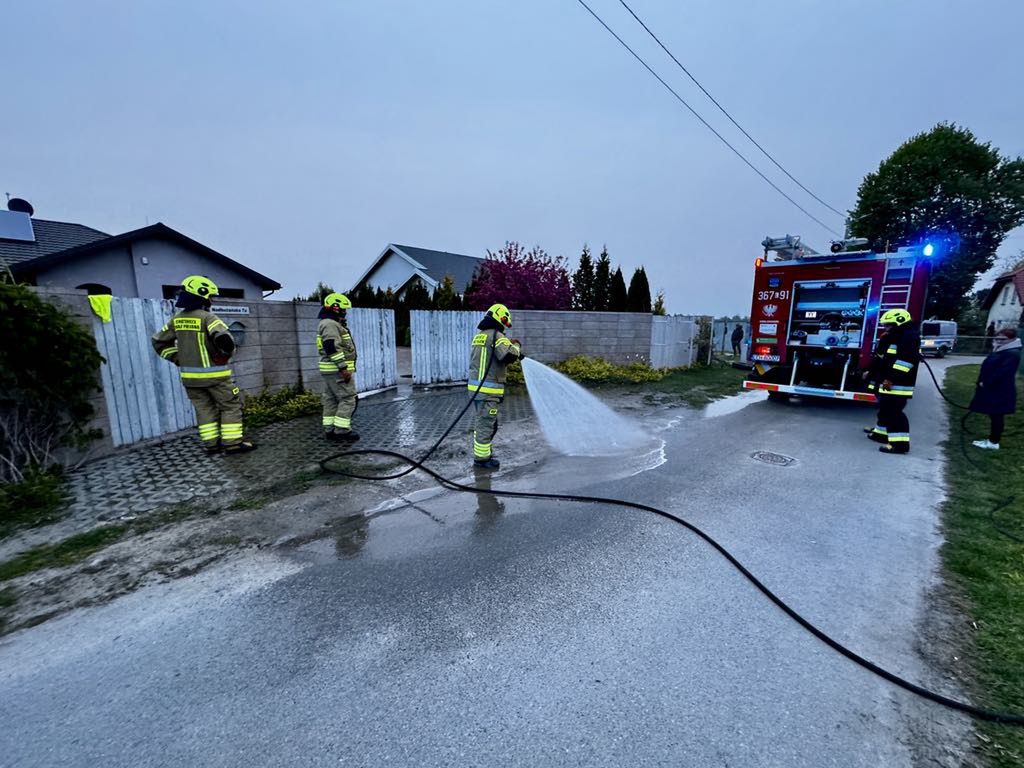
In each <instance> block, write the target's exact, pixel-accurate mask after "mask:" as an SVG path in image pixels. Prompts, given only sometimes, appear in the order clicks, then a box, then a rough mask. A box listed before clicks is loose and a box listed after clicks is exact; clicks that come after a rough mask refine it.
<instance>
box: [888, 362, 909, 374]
mask: <svg viewBox="0 0 1024 768" xmlns="http://www.w3.org/2000/svg"><path fill="white" fill-rule="evenodd" d="M892 369H893V370H894V371H900V372H902V373H910V367H909V366H906V365H898V364H897V365H893V367H892Z"/></svg>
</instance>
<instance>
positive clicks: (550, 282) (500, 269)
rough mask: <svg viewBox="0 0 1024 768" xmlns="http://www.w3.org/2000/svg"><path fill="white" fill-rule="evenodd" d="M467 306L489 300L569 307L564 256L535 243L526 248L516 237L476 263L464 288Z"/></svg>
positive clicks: (512, 305) (478, 305)
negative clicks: (551, 252) (467, 284)
mask: <svg viewBox="0 0 1024 768" xmlns="http://www.w3.org/2000/svg"><path fill="white" fill-rule="evenodd" d="M465 298H466V307H467V308H468V309H477V310H484V309H487V308H488V307H489V306H491V305H492V304H497V303H500V304H505V305H507V306H508V307H509V308H510V309H565V310H567V309H572V287H571V285H570V283H569V273H568V271H566V268H565V259H563V258H562V257H561V256H556V257H552V256H549V255H548V254H547V253H545V252H544V250H543V249H542V248H540V247H538V246H534V247H533V248H531V249H530V250H526V249H525V248H524V247H523V246H521V245H520V244H519V243H517V242H515V241H511V242H506V243H505V246H504V247H503V248H500V249H498V252H497V253H494V252H492V251H490V250H488V251H487V259H486V260H485V261H484V262H483V263H482V264H481V265H480V266H479V267H477V270H476V274H475V275H474V277H473V283H472V284H471V285H470V286H469V288H467V289H466V297H465Z"/></svg>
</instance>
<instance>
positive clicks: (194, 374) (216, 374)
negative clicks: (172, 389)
mask: <svg viewBox="0 0 1024 768" xmlns="http://www.w3.org/2000/svg"><path fill="white" fill-rule="evenodd" d="M181 378H183V379H230V378H231V371H229V370H228V371H210V372H208V373H207V372H198V371H182V372H181Z"/></svg>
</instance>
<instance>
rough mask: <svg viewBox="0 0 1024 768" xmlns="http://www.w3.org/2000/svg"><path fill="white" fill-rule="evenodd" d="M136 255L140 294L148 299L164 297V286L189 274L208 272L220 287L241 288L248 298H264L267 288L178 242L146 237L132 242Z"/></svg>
mask: <svg viewBox="0 0 1024 768" xmlns="http://www.w3.org/2000/svg"><path fill="white" fill-rule="evenodd" d="M132 256H133V258H134V266H135V279H136V284H137V286H138V293H137V295H138V296H141V297H144V298H162V297H163V286H164V285H178V284H180V283H181V280H182V278H184V277H187V276H188V275H206V276H207V277H208V278H210V279H211V280H213V282H215V283H216V284H217V286H218V287H220V288H240V289H241V290H243V291H245V296H244V298H245V299H246V300H248V301H259V300H260V299H262V298H263V290H262V289H261V288H260V287H259V286H258V285H257V284H256V283H254V282H253V281H252V280H250V279H249V278H247V277H245V276H244V275H242V274H240V273H238V272H236V271H234V270H233V269H231V268H230V267H228V266H226V265H222V264H219V263H217V262H214V261H212V260H210V259H208V258H206V257H205V256H203V255H201V254H199V253H196V252H194V251H190V250H189V249H187V248H183V247H182V246H180V245H178V244H176V243H171V242H168V241H166V240H159V239H153V240H142V241H139V242H136V243H133V244H132ZM143 259H146V260H148V261H149V263H148V264H143V263H142V262H143Z"/></svg>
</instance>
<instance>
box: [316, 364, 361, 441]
mask: <svg viewBox="0 0 1024 768" xmlns="http://www.w3.org/2000/svg"><path fill="white" fill-rule="evenodd" d="M320 402H321V403H322V404H323V406H324V432H334V431H336V430H337V431H340V430H343V429H352V414H354V413H355V412H356V406H357V405H358V403H359V400H358V398H356V377H355V376H354V375H353V376H352V378H351V379H349V380H348V381H342V380H341V379H339V378H338V377H337V375H336V374H329V375H325V376H324V392H323V394H322V395H321V396H320Z"/></svg>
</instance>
